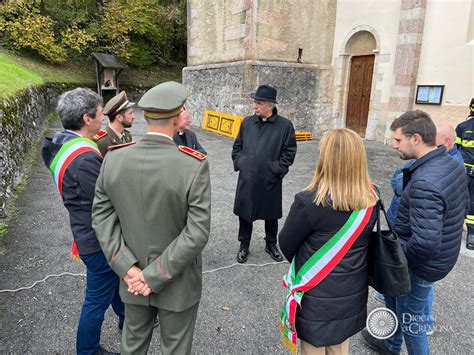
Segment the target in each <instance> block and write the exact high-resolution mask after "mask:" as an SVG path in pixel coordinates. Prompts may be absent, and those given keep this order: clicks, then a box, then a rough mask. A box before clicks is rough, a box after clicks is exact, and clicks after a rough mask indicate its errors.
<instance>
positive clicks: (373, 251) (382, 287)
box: [369, 199, 411, 297]
mask: <svg viewBox="0 0 474 355" xmlns="http://www.w3.org/2000/svg"><path fill="white" fill-rule="evenodd" d="M376 208H377V230H376V231H372V233H371V235H370V241H369V285H370V286H372V287H373V288H374V289H376V290H377V291H378V292H380V293H383V294H386V295H389V296H392V297H397V296H402V295H405V294H407V293H408V292H410V289H411V283H410V274H409V272H408V262H407V258H406V257H405V253H404V252H403V249H402V246H401V245H400V241H399V239H398V237H397V236H396V235H395V234H394V233H393V231H392V227H391V226H390V223H388V221H387V213H386V212H385V207H384V205H383V202H382V199H379V202H378V203H377V205H376ZM380 209H382V211H383V214H384V216H385V220H386V221H387V225H388V230H381V227H380Z"/></svg>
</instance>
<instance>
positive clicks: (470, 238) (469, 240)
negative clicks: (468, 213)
mask: <svg viewBox="0 0 474 355" xmlns="http://www.w3.org/2000/svg"><path fill="white" fill-rule="evenodd" d="M466 248H467V249H469V250H474V234H471V233H467V237H466Z"/></svg>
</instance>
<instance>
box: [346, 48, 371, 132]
mask: <svg viewBox="0 0 474 355" xmlns="http://www.w3.org/2000/svg"><path fill="white" fill-rule="evenodd" d="M374 58H375V56H374V55H361V56H356V57H352V60H351V76H350V81H349V96H348V99H347V114H346V127H347V128H350V129H352V130H354V131H356V132H357V133H358V134H359V135H360V136H361V137H365V130H366V129H367V118H368V116H369V104H370V90H371V87H372V74H373V72H374Z"/></svg>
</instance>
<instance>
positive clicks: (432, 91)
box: [415, 85, 444, 105]
mask: <svg viewBox="0 0 474 355" xmlns="http://www.w3.org/2000/svg"><path fill="white" fill-rule="evenodd" d="M443 91H444V85H418V86H417V88H416V99H415V103H417V104H428V105H441V101H442V100H443Z"/></svg>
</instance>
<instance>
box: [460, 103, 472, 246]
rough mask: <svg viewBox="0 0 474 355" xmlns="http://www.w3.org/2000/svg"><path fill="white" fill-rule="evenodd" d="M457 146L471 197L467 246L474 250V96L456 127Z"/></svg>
mask: <svg viewBox="0 0 474 355" xmlns="http://www.w3.org/2000/svg"><path fill="white" fill-rule="evenodd" d="M456 146H457V148H458V150H459V151H460V152H461V154H462V158H463V160H464V166H465V167H466V172H467V176H468V179H467V180H468V188H469V195H470V199H471V204H470V206H469V212H468V214H467V215H466V219H465V222H466V225H467V236H466V248H467V249H470V250H474V98H473V99H471V104H470V105H469V116H468V117H467V118H466V120H465V121H464V122H461V123H460V124H458V126H457V127H456Z"/></svg>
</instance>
